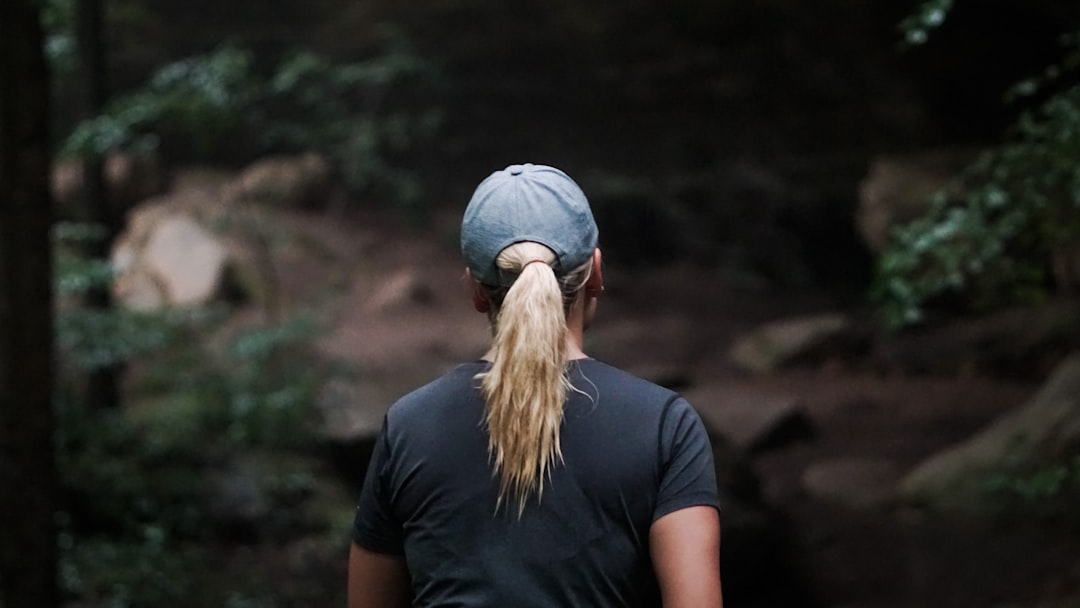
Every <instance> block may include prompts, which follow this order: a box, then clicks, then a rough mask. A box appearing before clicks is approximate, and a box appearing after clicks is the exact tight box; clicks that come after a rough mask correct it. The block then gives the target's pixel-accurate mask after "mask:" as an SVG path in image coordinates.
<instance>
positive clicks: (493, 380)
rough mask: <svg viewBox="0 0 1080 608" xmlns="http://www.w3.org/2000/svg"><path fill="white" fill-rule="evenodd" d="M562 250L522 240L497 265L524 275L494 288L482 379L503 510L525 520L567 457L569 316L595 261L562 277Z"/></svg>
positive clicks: (490, 289)
mask: <svg viewBox="0 0 1080 608" xmlns="http://www.w3.org/2000/svg"><path fill="white" fill-rule="evenodd" d="M553 261H555V253H554V252H552V251H551V250H550V249H548V248H547V247H545V246H544V245H541V244H539V243H533V242H521V243H515V244H513V245H511V246H509V247H507V248H506V249H503V250H502V251H501V252H500V253H499V255H498V257H497V258H496V260H495V264H496V265H497V266H498V267H499V268H500V269H501V270H504V271H506V272H508V273H511V274H515V273H516V274H517V278H516V279H515V280H514V282H513V283H512V284H511V285H510V287H509V288H506V287H502V288H500V287H491V286H488V287H487V290H488V296H489V300H490V302H491V312H490V313H489V314H490V318H491V320H492V326H493V329H494V334H495V335H494V339H493V342H492V358H493V362H492V365H491V369H490V370H489V371H488V372H486V373H483V374H480V375H479V376H478V377H479V378H480V379H481V384H480V389H481V392H482V394H483V396H484V403H485V417H484V421H485V423H486V425H487V430H488V454H489V456H490V457H491V459H492V461H493V464H494V469H495V473H496V474H498V475H499V498H498V502H497V503H496V509H498V508H499V507H500V506H502V504H503V503H504V501H506V500H507V499H511V500H514V501H516V502H517V506H518V516H519V517H520V516H521V514H522V512H523V511H524V509H525V503H526V502H527V501H528V499H529V496H530V495H532V493H534V492H535V493H536V496H537V500H539V499H540V498H541V497H542V496H543V492H544V478H545V477H546V476H548V475H550V472H551V469H552V468H553V467H554V466H555V464H556V462H557V461H561V460H562V450H561V448H560V445H559V428H560V426H561V425H562V420H563V404H564V402H565V400H566V391H567V389H568V388H569V387H570V382H569V379H568V378H567V376H566V365H567V354H566V315H567V312H568V311H569V307H570V306H571V305H573V302H574V301H575V299H576V296H577V292H578V291H579V290H580V288H581V287H582V286H583V285H584V284H585V281H586V280H587V279H588V276H589V273H590V272H591V270H592V261H591V260H590V261H589V262H586V263H585V264H583V265H582V266H580V267H579V268H575V269H572V270H571V271H570V272H569V273H567V274H566V275H564V276H563V277H562V279H561V280H560V279H559V278H557V277H556V276H555V272H554V269H552V267H551V263H552V262H553Z"/></svg>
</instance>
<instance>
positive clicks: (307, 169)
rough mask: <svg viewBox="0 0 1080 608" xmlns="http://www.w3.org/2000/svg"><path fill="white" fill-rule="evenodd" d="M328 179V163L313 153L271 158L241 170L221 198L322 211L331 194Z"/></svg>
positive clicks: (331, 187)
mask: <svg viewBox="0 0 1080 608" xmlns="http://www.w3.org/2000/svg"><path fill="white" fill-rule="evenodd" d="M331 177H332V170H331V167H330V163H329V162H328V161H327V160H326V158H324V157H323V156H321V155H319V154H316V153H314V152H307V153H304V154H300V155H296V156H274V157H270V158H265V159H262V160H259V161H258V162H255V163H254V164H252V165H250V166H248V167H247V168H246V169H244V170H243V172H241V173H240V175H238V176H237V177H236V179H234V180H233V181H232V182H231V183H229V184H228V185H226V187H225V189H224V192H223V198H224V199H225V200H226V201H234V202H243V201H247V202H256V203H266V204H270V205H273V206H278V207H284V208H292V209H297V208H308V209H311V208H322V207H325V206H326V204H327V202H328V201H329V199H330V196H331V193H332V190H333V186H332V179H331Z"/></svg>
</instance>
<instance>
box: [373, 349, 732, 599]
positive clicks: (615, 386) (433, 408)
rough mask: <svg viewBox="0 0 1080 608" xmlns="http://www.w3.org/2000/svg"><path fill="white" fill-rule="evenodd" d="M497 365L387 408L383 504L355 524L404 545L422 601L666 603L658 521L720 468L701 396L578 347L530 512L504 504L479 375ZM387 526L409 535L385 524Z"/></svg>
mask: <svg viewBox="0 0 1080 608" xmlns="http://www.w3.org/2000/svg"><path fill="white" fill-rule="evenodd" d="M488 367H489V365H488V364H487V363H485V362H475V363H471V364H465V365H462V366H459V367H458V368H457V369H455V370H454V371H452V372H450V373H449V374H447V375H446V376H444V377H442V378H440V379H438V380H436V381H435V382H433V383H432V384H429V385H428V386H425V387H423V388H421V389H420V390H418V391H416V392H414V393H412V394H410V395H408V396H406V397H405V398H403V399H402V400H401V401H399V402H398V403H397V404H395V405H394V406H393V407H392V408H391V409H390V412H389V413H388V415H387V419H386V428H385V430H384V434H383V436H384V443H383V444H381V445H379V446H377V448H376V453H375V457H374V460H373V464H372V467H371V469H370V471H371V472H370V475H369V478H368V479H367V481H366V482H365V489H364V490H365V492H372V493H373V494H374V495H376V496H379V497H380V502H384V506H385V508H384V509H380V510H377V511H374V512H371V513H359V514H358V517H357V521H356V530H355V537H356V538H357V539H359V540H360V542H363V543H366V545H367V546H368V547H369V548H373V549H376V550H383V551H386V552H399V551H403V552H404V555H406V557H407V559H408V563H409V568H410V571H412V572H415V574H414V575H413V580H412V588H413V593H414V600H413V605H414V606H594V607H605V606H612V607H616V606H627V607H637V606H642V607H644V606H649V607H651V606H658V605H659V604H660V596H659V589H658V587H657V582H656V577H655V575H654V574H653V570H652V565H651V562H650V560H649V552H648V537H649V526H650V525H651V524H652V522H653V521H654V520H655V519H657V518H658V517H660V516H662V515H664V514H666V513H668V512H671V511H673V510H675V509H677V508H680V507H682V506H685V505H686V504H696V503H697V502H701V501H703V500H704V501H707V500H709V486H708V483H709V480H712V471H711V470H701V467H704V468H706V469H708V467H710V466H711V463H712V461H711V454H709V446H708V444H707V443H702V442H701V437H700V436H696V435H694V434H693V432H692V430H693V427H694V425H695V424H697V418H696V415H695V414H694V412H693V410H692V409H691V408H690V407H689V405H688V404H687V403H686V402H685V401H684V400H682V399H681V398H679V396H678V395H677V394H675V393H672V392H671V391H668V390H666V389H663V388H660V387H658V386H655V385H653V384H650V383H648V382H645V381H643V380H640V379H638V378H635V377H633V376H630V375H628V374H626V373H624V372H621V371H619V370H617V369H615V368H613V367H610V366H608V365H605V364H603V363H600V362H598V361H595V360H591V359H584V360H579V361H575V362H574V363H572V364H571V368H572V371H571V373H570V378H571V381H572V382H573V386H574V388H575V389H576V390H574V391H570V393H569V399H568V400H567V403H566V405H565V423H564V427H563V433H562V452H563V463H562V465H561V466H558V467H555V468H554V469H553V470H552V471H551V477H550V479H549V480H548V483H546V484H545V490H544V495H543V496H539V497H537V498H536V499H535V500H532V501H530V502H529V503H528V504H527V505H526V506H525V509H524V510H523V511H522V512H521V513H520V514H519V513H518V511H517V509H516V508H515V507H514V505H505V504H504V505H502V507H501V508H499V509H496V504H497V502H498V490H499V487H498V480H497V479H494V478H493V477H492V475H491V466H490V464H489V458H488V454H487V436H486V434H485V433H484V429H483V427H482V426H481V425H480V424H478V421H479V420H481V419H482V417H483V400H482V398H481V395H480V392H479V391H478V390H476V389H475V384H476V381H475V376H476V375H477V374H478V373H481V372H483V371H485V370H486V369H487V368H488ZM695 441H696V442H695ZM673 457H674V458H673ZM665 469H667V470H665ZM672 469H675V470H672ZM701 480H706V481H705V483H704V484H703V485H701V484H702V482H701ZM695 483H697V484H699V485H701V487H699V488H698V489H696V490H695V492H694V493H690V492H687V491H686V485H687V484H689V485H693V484H695ZM386 529H401V530H402V531H403V535H402V537H400V538H380V536H381V533H380V531H382V530H386Z"/></svg>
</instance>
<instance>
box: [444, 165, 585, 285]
mask: <svg viewBox="0 0 1080 608" xmlns="http://www.w3.org/2000/svg"><path fill="white" fill-rule="evenodd" d="M598 238H599V231H598V230H597V228H596V221H595V220H594V219H593V215H592V210H591V209H590V208H589V200H588V199H587V198H585V193H584V192H582V191H581V188H580V187H578V185H577V184H576V183H575V182H574V180H572V179H570V176H568V175H567V174H565V173H563V172H562V171H560V170H558V169H556V168H554V167H548V166H545V165H533V164H524V165H510V166H509V167H507V168H505V169H503V170H502V171H496V172H495V173H492V174H491V175H490V176H488V178H487V179H485V180H484V181H482V182H480V185H479V186H477V187H476V192H474V193H473V196H472V199H471V200H470V201H469V206H468V207H466V208H465V217H464V218H463V219H462V221H461V253H462V255H464V256H465V263H466V264H468V266H469V270H470V271H472V275H473V277H474V278H475V279H476V280H477V281H480V282H481V283H483V284H485V285H502V284H505V283H506V282H507V281H506V280H504V278H503V277H502V273H501V272H500V271H499V268H498V267H497V266H496V265H495V258H496V257H498V255H499V252H501V251H502V250H503V249H505V248H506V247H509V246H510V245H513V244H514V243H520V242H522V241H533V242H536V243H540V244H541V245H544V246H546V247H547V248H549V249H551V250H552V251H554V252H555V255H556V262H555V264H554V265H553V268H554V269H555V274H556V275H561V274H562V273H564V272H569V271H570V270H573V269H574V268H577V267H578V266H581V265H582V264H584V263H585V262H586V261H588V259H589V257H590V256H592V253H593V250H594V249H596V244H597V240H598Z"/></svg>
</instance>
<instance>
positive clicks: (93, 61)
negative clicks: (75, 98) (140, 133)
mask: <svg viewBox="0 0 1080 608" xmlns="http://www.w3.org/2000/svg"><path fill="white" fill-rule="evenodd" d="M103 10H104V7H103V4H102V2H101V0H77V3H76V13H75V34H76V44H77V47H78V52H79V53H78V54H79V71H78V78H79V89H80V95H81V97H82V103H81V104H80V112H79V114H80V116H79V117H80V118H81V119H83V120H88V119H91V118H94V117H95V116H98V115H99V114H101V112H102V110H104V108H105V102H106V100H107V99H108V87H107V86H106V79H105V74H106V70H105V44H104V42H103V40H104V37H103V29H104V20H103ZM82 164H83V191H82V203H83V214H84V217H85V218H86V221H87V222H88V223H90V224H95V225H98V226H101V227H103V228H104V229H105V236H104V237H103V238H102V239H101V240H95V241H92V242H91V243H90V246H89V247H88V248H87V251H86V254H87V255H88V256H89V257H90V258H92V259H107V258H108V257H109V253H110V247H111V246H112V243H113V241H114V240H115V239H116V237H117V235H118V234H119V233H120V229H121V225H120V218H118V217H116V214H115V213H114V212H113V210H112V206H111V205H110V204H109V200H108V193H107V190H106V187H105V175H104V159H103V155H101V154H93V153H91V154H88V155H87V156H86V157H85V158H83V163H82ZM86 305H87V306H88V307H90V308H92V309H96V310H109V309H110V308H112V305H113V302H112V294H111V293H110V291H109V287H108V286H107V285H104V286H95V287H93V288H91V290H90V292H89V293H88V294H87V297H86ZM121 371H122V366H121V365H120V364H110V365H105V366H102V367H95V368H93V369H91V370H89V374H88V377H87V387H86V400H87V403H88V404H89V405H90V407H91V408H95V409H108V408H114V407H117V406H119V404H120V374H121Z"/></svg>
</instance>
